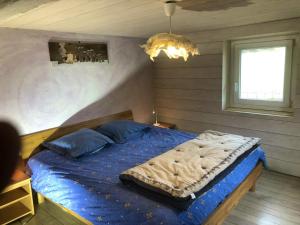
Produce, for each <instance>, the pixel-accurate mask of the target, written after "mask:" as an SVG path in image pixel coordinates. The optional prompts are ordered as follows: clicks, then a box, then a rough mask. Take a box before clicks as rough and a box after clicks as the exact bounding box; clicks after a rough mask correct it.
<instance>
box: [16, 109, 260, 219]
mask: <svg viewBox="0 0 300 225" xmlns="http://www.w3.org/2000/svg"><path fill="white" fill-rule="evenodd" d="M122 119H127V120H128V119H129V120H133V115H132V112H131V111H125V112H121V113H117V114H113V115H109V116H105V117H100V118H96V119H93V120H89V121H85V122H81V123H77V124H73V125H69V126H62V127H56V128H51V129H48V130H43V131H39V132H36V133H32V134H28V135H24V136H22V137H21V139H22V143H23V147H22V151H21V157H22V158H23V159H24V160H27V159H28V158H30V157H31V156H32V155H34V154H35V153H37V152H38V151H39V150H40V145H41V144H42V143H43V142H44V141H50V140H53V139H56V138H58V137H61V136H63V135H66V134H68V133H71V132H74V131H76V130H79V129H81V128H94V127H97V126H99V125H101V124H103V123H106V122H109V121H113V120H122ZM262 170H263V165H262V163H259V164H258V165H257V166H256V167H255V168H254V169H253V171H252V172H251V173H250V174H249V175H248V177H247V178H246V179H245V180H244V181H243V182H242V183H241V184H240V185H239V187H238V188H237V189H236V190H235V191H233V192H232V193H231V195H230V196H228V197H227V198H226V199H225V201H224V202H223V203H222V204H221V205H219V207H218V208H217V209H216V210H215V211H214V213H212V215H211V216H210V217H209V218H208V219H207V221H206V222H205V224H204V225H220V224H222V223H223V222H224V220H225V219H226V217H227V216H228V215H229V214H230V211H231V210H232V209H233V208H234V207H235V206H236V205H237V204H238V202H239V201H240V199H241V198H242V197H243V196H244V195H245V194H246V193H247V192H248V191H255V183H256V181H257V179H258V177H259V176H260V174H261V173H262ZM37 197H38V202H39V203H42V202H44V201H45V199H46V200H47V201H50V202H52V201H51V200H50V199H47V198H46V197H44V196H43V195H42V194H40V193H38V196H37ZM52 203H54V202H52ZM54 204H55V205H57V206H59V207H60V208H62V209H63V210H64V211H66V212H68V213H69V214H71V215H73V216H74V217H76V218H77V219H79V220H80V221H82V222H83V223H84V224H88V225H90V224H92V223H91V222H90V221H88V220H86V219H85V218H83V217H81V216H79V215H78V214H77V213H75V212H73V211H71V210H69V209H67V208H65V207H63V206H61V205H59V204H57V203H54Z"/></svg>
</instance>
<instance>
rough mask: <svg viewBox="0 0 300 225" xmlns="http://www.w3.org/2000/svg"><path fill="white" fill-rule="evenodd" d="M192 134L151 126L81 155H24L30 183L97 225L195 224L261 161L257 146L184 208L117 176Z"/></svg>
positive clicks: (46, 153) (207, 214) (190, 136)
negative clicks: (158, 197) (135, 134)
mask: <svg viewBox="0 0 300 225" xmlns="http://www.w3.org/2000/svg"><path fill="white" fill-rule="evenodd" d="M195 136H196V134H193V133H187V132H182V131H178V130H170V129H162V128H157V127H152V128H151V129H149V130H148V131H147V132H145V133H144V134H143V135H142V136H141V137H139V138H135V139H132V140H129V141H128V142H127V143H125V144H113V145H111V146H109V147H107V148H105V149H103V150H101V151H99V152H97V153H95V154H93V155H90V156H86V157H82V158H80V159H71V158H67V157H63V156H61V155H59V154H57V153H55V152H52V151H48V150H44V151H42V152H40V153H38V154H37V155H35V156H33V157H32V158H30V160H29V161H28V167H29V169H30V170H31V172H32V187H33V189H34V190H35V191H37V192H39V193H41V194H43V195H44V196H46V197H47V198H49V199H51V200H52V201H54V202H56V203H58V204H61V205H63V206H64V207H66V208H68V209H70V210H72V211H74V212H76V213H77V214H79V215H80V216H82V217H84V218H86V219H87V220H89V221H91V222H92V223H94V224H97V225H100V224H101V225H102V224H124V225H153V224H164V225H177V224H178V225H179V224H197V225H199V224H202V223H203V222H204V221H205V220H206V218H207V217H208V216H209V215H210V214H211V213H212V212H213V211H214V209H215V208H216V207H217V206H218V205H219V204H220V203H221V202H222V201H223V200H224V199H225V198H226V197H227V196H228V195H229V194H230V193H231V192H232V191H233V190H234V189H235V188H236V187H237V186H238V185H239V184H240V183H241V182H242V181H243V180H244V179H245V178H246V177H247V175H248V174H249V173H250V172H251V171H252V169H253V168H254V167H255V166H256V165H257V163H258V161H260V160H262V161H265V156H264V152H263V151H262V149H261V148H260V147H258V148H256V149H254V150H253V151H252V152H251V153H249V154H248V155H247V156H246V157H245V158H243V159H242V160H241V161H240V162H239V163H237V165H235V167H234V169H232V170H231V171H230V172H228V173H227V174H225V175H224V176H223V177H221V178H220V179H219V180H218V181H217V182H216V183H214V184H212V185H211V186H210V187H209V188H207V189H206V190H205V191H204V192H203V193H201V195H199V196H198V197H197V198H196V199H195V200H194V201H193V202H190V205H189V206H188V207H187V208H186V210H180V209H178V208H176V207H174V206H172V205H171V204H169V203H168V202H167V201H164V200H158V199H155V198H153V197H152V196H149V195H146V194H145V193H143V191H136V190H134V188H131V187H128V186H126V185H124V184H122V183H121V181H120V180H119V174H120V173H121V172H122V171H124V170H126V169H128V168H131V167H133V166H135V165H138V164H140V163H142V162H145V161H147V160H149V159H150V158H152V157H154V156H156V155H159V154H161V153H163V152H166V151H167V150H168V149H171V148H174V147H175V146H177V145H179V144H181V143H183V142H185V141H187V140H190V139H193V138H194V137H195Z"/></svg>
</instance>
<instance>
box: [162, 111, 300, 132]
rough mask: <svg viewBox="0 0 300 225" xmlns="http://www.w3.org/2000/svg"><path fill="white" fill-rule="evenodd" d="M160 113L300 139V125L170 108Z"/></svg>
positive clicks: (177, 117)
mask: <svg viewBox="0 0 300 225" xmlns="http://www.w3.org/2000/svg"><path fill="white" fill-rule="evenodd" d="M159 112H160V115H161V116H171V117H173V118H176V119H184V118H189V120H192V121H199V122H207V123H212V124H220V125H224V126H232V127H237V128H246V129H251V130H256V131H265V132H272V133H277V134H286V135H292V136H298V137H300V132H299V131H300V123H294V122H285V121H277V120H263V119H257V118H252V117H239V116H234V115H226V114H214V113H204V112H195V111H188V110H174V109H168V108H160V109H159Z"/></svg>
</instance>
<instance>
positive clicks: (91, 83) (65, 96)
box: [0, 28, 152, 134]
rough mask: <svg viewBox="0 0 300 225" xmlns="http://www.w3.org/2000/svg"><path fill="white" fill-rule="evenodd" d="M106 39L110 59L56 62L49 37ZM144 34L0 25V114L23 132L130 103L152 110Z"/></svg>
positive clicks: (138, 112)
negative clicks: (101, 33) (52, 59)
mask: <svg viewBox="0 0 300 225" xmlns="http://www.w3.org/2000/svg"><path fill="white" fill-rule="evenodd" d="M50 39H51V40H69V41H77V40H78V41H79V40H80V41H91V42H93V41H95V42H106V43H107V44H108V54H109V63H108V64H105V63H102V64H101V63H76V64H72V65H67V64H63V65H55V64H53V63H51V62H50V59H49V52H48V41H49V40H50ZM143 42H144V40H141V39H134V38H121V37H109V36H97V35H82V34H72V33H56V32H44V31H31V30H20V29H6V28H1V29H0V120H3V119H6V120H9V121H11V122H13V123H14V124H16V126H17V127H18V128H19V130H20V132H21V133H22V134H28V133H32V132H36V131H39V130H44V129H47V128H51V127H56V126H60V125H62V124H70V123H76V122H80V121H84V120H88V119H92V118H95V117H99V116H103V115H107V114H111V113H117V112H120V111H124V110H128V109H132V110H133V113H134V117H135V119H136V120H137V121H142V122H147V121H149V120H150V118H151V114H152V64H151V63H150V60H149V58H148V57H147V56H146V55H145V54H144V52H143V49H141V48H140V47H139V44H141V43H143Z"/></svg>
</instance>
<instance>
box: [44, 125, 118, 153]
mask: <svg viewBox="0 0 300 225" xmlns="http://www.w3.org/2000/svg"><path fill="white" fill-rule="evenodd" d="M109 143H114V142H113V140H111V139H110V138H109V137H106V136H104V135H102V134H100V133H98V132H96V131H94V130H91V129H87V128H84V129H81V130H79V131H76V132H73V133H71V134H67V135H65V136H63V137H61V138H58V139H56V140H53V141H50V142H45V143H43V146H44V147H46V148H48V149H50V150H53V151H56V152H58V153H60V154H63V155H69V156H71V157H74V158H77V157H80V156H83V155H86V154H91V153H95V152H97V151H99V150H100V149H102V148H104V147H105V145H106V144H109Z"/></svg>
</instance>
